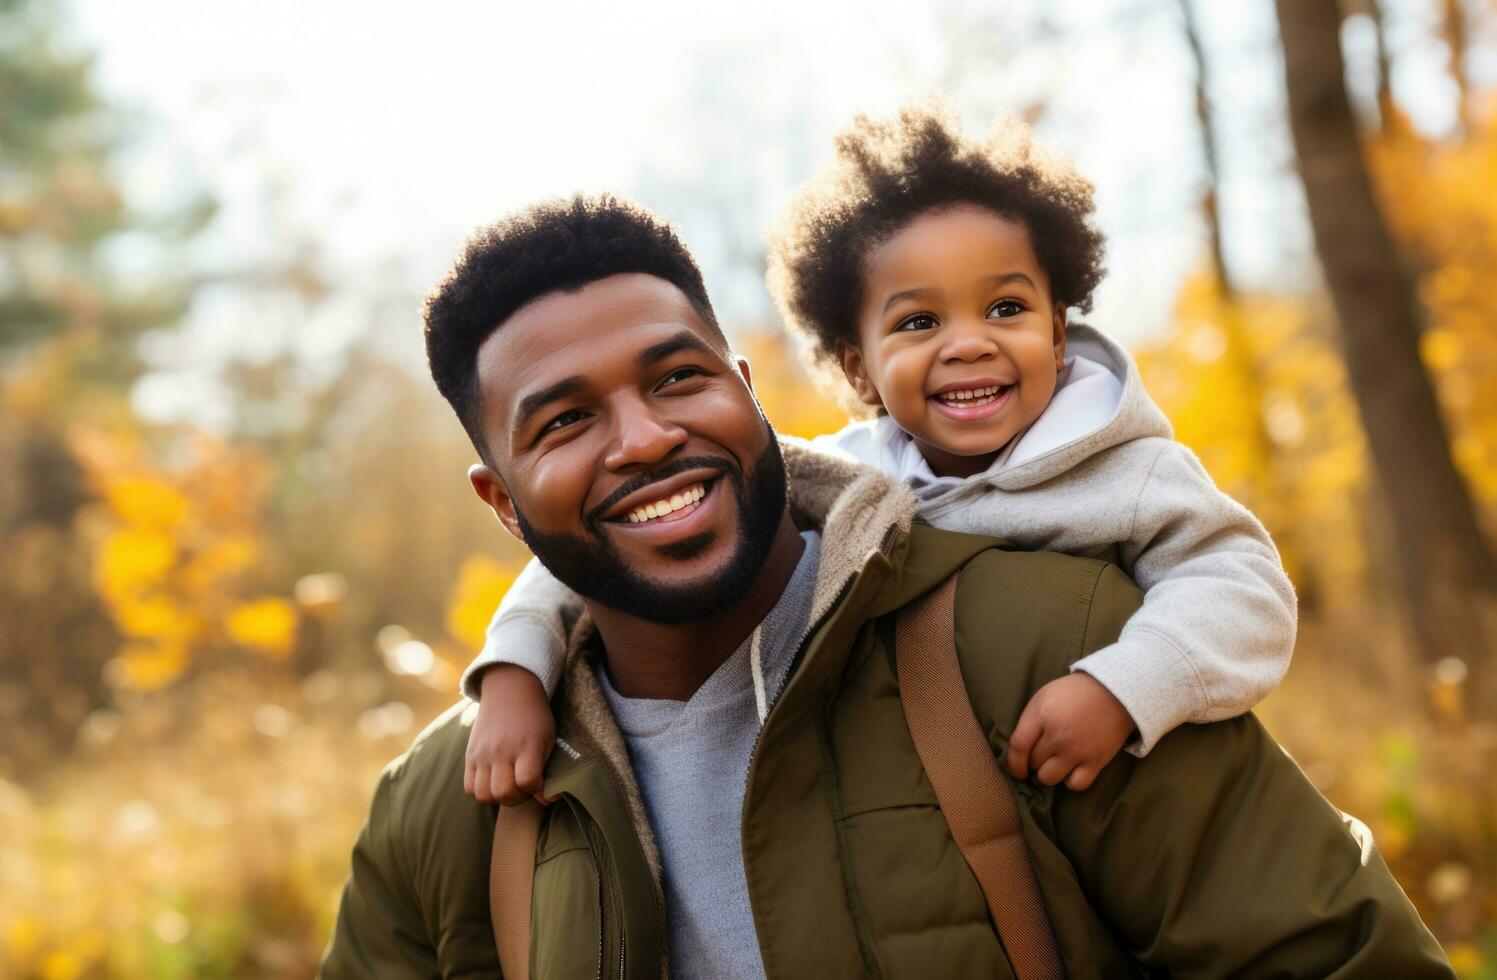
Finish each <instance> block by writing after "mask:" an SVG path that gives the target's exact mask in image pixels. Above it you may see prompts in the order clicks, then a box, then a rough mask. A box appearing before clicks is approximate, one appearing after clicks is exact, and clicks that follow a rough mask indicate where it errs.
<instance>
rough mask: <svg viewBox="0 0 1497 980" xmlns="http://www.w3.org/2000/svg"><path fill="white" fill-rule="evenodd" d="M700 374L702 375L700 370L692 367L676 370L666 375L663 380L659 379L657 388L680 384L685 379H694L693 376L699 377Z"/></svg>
mask: <svg viewBox="0 0 1497 980" xmlns="http://www.w3.org/2000/svg"><path fill="white" fill-rule="evenodd" d="M701 373H702V369H701V368H694V367H684V368H677V369H676V370H674V371H672V372H671V373H670V374H667V375H666V376H665V377H664V378H663V379H661V382H660V385H659V387H661V388H665V387H667V386H669V385H674V384H680V383H681V382H682V381H685V380H686V379H687V378H691V377H695V376H697V375H699V374H701Z"/></svg>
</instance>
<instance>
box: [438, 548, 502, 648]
mask: <svg viewBox="0 0 1497 980" xmlns="http://www.w3.org/2000/svg"><path fill="white" fill-rule="evenodd" d="M516 574H517V573H516V571H515V570H514V569H513V568H511V567H509V566H507V565H504V564H501V563H500V562H498V561H495V560H494V559H493V558H490V557H489V556H488V555H473V556H471V557H470V558H468V559H467V560H466V561H464V562H463V564H462V567H461V568H459V569H458V572H457V580H456V581H455V582H454V583H453V586H452V590H451V598H450V599H449V600H448V602H447V632H448V633H450V634H451V635H452V638H453V639H454V640H456V641H457V642H458V643H459V644H461V645H462V646H463V647H465V648H466V649H468V650H471V651H474V652H476V651H477V650H478V649H479V648H481V647H482V646H483V637H484V630H485V629H486V628H487V627H488V625H489V619H490V618H491V617H492V616H493V615H494V610H495V609H497V608H498V607H499V600H501V599H503V598H504V593H506V592H508V591H509V587H510V586H511V585H513V584H514V581H515V575H516Z"/></svg>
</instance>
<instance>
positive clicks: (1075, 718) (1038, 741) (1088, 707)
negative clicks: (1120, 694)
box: [1008, 671, 1137, 792]
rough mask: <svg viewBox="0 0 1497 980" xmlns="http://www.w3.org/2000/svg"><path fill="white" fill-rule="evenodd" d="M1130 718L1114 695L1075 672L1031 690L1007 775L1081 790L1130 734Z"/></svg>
mask: <svg viewBox="0 0 1497 980" xmlns="http://www.w3.org/2000/svg"><path fill="white" fill-rule="evenodd" d="M1136 727H1137V726H1135V725H1134V724H1133V717H1132V716H1131V715H1129V714H1128V709H1127V708H1124V707H1123V703H1122V702H1121V701H1119V700H1118V699H1117V698H1115V697H1113V696H1112V692H1111V691H1109V690H1108V689H1107V688H1105V687H1103V686H1102V684H1101V682H1100V681H1098V680H1097V679H1096V678H1094V677H1092V676H1091V675H1089V674H1085V673H1081V672H1079V671H1078V672H1077V673H1074V674H1067V675H1066V676H1065V677H1062V678H1060V679H1058V680H1053V681H1051V682H1050V683H1048V684H1046V685H1045V686H1044V687H1042V688H1040V689H1039V690H1038V691H1036V692H1034V697H1032V698H1030V699H1029V704H1027V705H1025V707H1024V712H1023V713H1022V714H1021V715H1019V723H1018V724H1017V725H1015V726H1014V734H1013V737H1012V738H1010V739H1009V741H1008V771H1009V772H1010V773H1012V774H1013V777H1014V778H1015V779H1028V778H1029V774H1030V773H1031V772H1033V773H1034V777H1035V779H1037V780H1039V781H1040V782H1041V783H1044V784H1045V785H1046V786H1055V785H1057V784H1058V783H1061V782H1064V783H1065V784H1066V786H1067V787H1068V788H1070V789H1073V790H1076V791H1078V792H1079V791H1081V790H1084V789H1086V788H1087V787H1088V786H1090V785H1091V784H1092V780H1094V779H1096V778H1097V773H1099V772H1101V771H1102V768H1103V767H1104V766H1106V765H1107V763H1109V762H1111V761H1112V757H1113V756H1115V755H1117V754H1118V750H1119V749H1121V748H1122V747H1123V744H1124V743H1125V742H1127V741H1128V739H1129V738H1131V737H1132V736H1133V732H1134V729H1135V728H1136Z"/></svg>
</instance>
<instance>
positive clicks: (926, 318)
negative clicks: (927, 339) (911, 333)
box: [894, 313, 941, 330]
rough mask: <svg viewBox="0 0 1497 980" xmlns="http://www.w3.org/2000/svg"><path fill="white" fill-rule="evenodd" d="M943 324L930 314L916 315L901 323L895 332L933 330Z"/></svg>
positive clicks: (906, 318)
mask: <svg viewBox="0 0 1497 980" xmlns="http://www.w3.org/2000/svg"><path fill="white" fill-rule="evenodd" d="M940 325H941V324H940V323H939V322H938V321H937V320H936V318H935V317H933V316H931V315H930V314H929V313H916V314H915V315H913V316H907V317H905V318H904V319H903V320H900V321H899V325H898V326H896V327H895V328H894V329H895V330H932V329H934V328H936V327H938V326H940Z"/></svg>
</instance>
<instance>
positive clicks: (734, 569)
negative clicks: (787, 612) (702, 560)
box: [515, 431, 787, 623]
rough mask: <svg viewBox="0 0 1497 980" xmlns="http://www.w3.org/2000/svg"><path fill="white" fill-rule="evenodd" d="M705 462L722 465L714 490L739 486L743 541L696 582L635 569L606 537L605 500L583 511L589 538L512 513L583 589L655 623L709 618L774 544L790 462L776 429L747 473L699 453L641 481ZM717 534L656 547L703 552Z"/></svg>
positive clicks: (563, 575)
mask: <svg viewBox="0 0 1497 980" xmlns="http://www.w3.org/2000/svg"><path fill="white" fill-rule="evenodd" d="M707 466H710V467H715V468H717V469H718V470H719V471H720V472H721V475H720V476H718V477H717V482H718V485H717V486H715V487H713V492H714V493H721V492H722V491H723V490H724V489H725V487H724V486H723V484H724V483H725V482H727V481H732V484H733V488H734V490H735V491H736V492H735V493H734V497H735V498H736V499H737V501H738V540H737V541H736V542H735V543H734V546H733V553H732V555H731V556H730V557H729V559H728V562H727V564H726V565H725V566H724V567H723V568H722V569H721V570H719V571H717V572H716V573H714V574H712V575H710V576H708V577H707V578H704V579H700V580H698V581H695V582H688V583H685V584H683V585H672V586H666V585H660V584H658V583H656V582H651V581H649V580H648V579H646V578H644V577H642V576H641V575H639V574H637V573H636V572H635V570H634V569H632V568H630V567H629V566H628V565H627V564H626V563H625V562H624V560H623V558H622V557H621V556H620V555H619V553H618V552H617V551H616V550H615V549H614V547H613V546H612V545H611V544H610V543H609V541H608V538H607V537H606V536H605V534H604V532H603V528H602V527H601V524H602V517H601V514H600V513H599V511H601V510H603V509H605V508H606V507H607V506H608V502H606V501H605V503H604V504H603V505H601V506H600V507H597V508H594V509H593V511H592V512H590V513H589V514H588V515H587V517H586V518H585V520H584V527H585V528H586V529H587V531H588V534H587V536H586V537H579V536H575V535H571V534H547V533H544V532H541V531H537V530H536V529H535V527H533V526H532V525H531V524H530V522H529V521H527V520H526V519H525V515H524V513H523V512H521V510H520V508H519V506H518V505H516V507H515V518H516V520H517V521H518V522H519V525H520V530H521V531H523V532H524V534H525V543H526V544H528V545H529V546H530V550H531V551H532V552H533V553H534V554H535V557H536V558H537V559H539V560H540V563H541V564H542V565H544V566H545V567H546V569H547V570H548V571H549V572H550V573H551V574H552V575H555V576H556V577H557V579H559V580H560V581H561V582H562V583H563V584H564V585H566V586H567V587H568V588H570V589H571V590H572V591H573V592H576V593H577V594H578V595H580V596H583V597H584V598H587V599H592V600H593V601H595V602H599V603H602V604H603V605H605V606H608V607H610V608H612V609H617V610H619V611H621V612H626V613H629V614H631V615H635V616H639V617H640V618H642V619H647V620H650V621H651V622H656V623H688V622H693V621H696V620H702V619H706V618H708V617H709V616H713V615H715V614H717V613H719V612H722V611H723V610H725V609H728V608H729V607H731V606H732V605H733V604H734V603H735V602H738V601H739V600H741V599H742V598H743V597H744V595H746V594H747V593H748V591H749V587H750V586H751V585H752V584H753V581H754V578H755V577H756V576H758V574H759V570H760V569H761V568H763V567H764V561H765V559H766V558H768V557H769V550H770V548H771V547H773V545H774V537H775V531H776V529H777V528H778V527H779V523H780V519H781V517H782V516H783V515H784V513H785V498H786V492H787V483H786V477H785V461H784V459H782V458H781V456H780V446H779V442H778V440H776V439H775V437H774V433H773V431H771V432H770V434H769V445H768V446H767V447H766V448H765V450H764V452H762V453H760V454H759V458H758V459H757V460H755V461H754V468H753V471H752V472H750V473H749V474H748V475H747V478H745V475H744V473H743V470H742V468H741V467H739V466H738V463H737V461H736V460H732V459H728V458H720V457H701V456H697V457H691V458H687V459H680V460H675V461H673V462H671V463H669V464H667V465H665V466H662V467H660V468H659V469H656V470H652V471H650V472H649V473H647V474H643V475H642V477H640V478H639V480H638V483H639V486H647V485H649V484H652V483H656V482H658V481H660V480H664V479H669V478H670V477H672V476H675V475H676V474H677V473H684V472H686V471H687V470H693V469H698V468H701V467H707ZM632 482H634V481H631V483H632ZM636 489H638V486H627V485H626V486H624V487H621V488H620V491H621V492H618V493H615V494H612V495H610V496H611V498H618V499H622V497H623V496H625V495H627V494H628V493H632V492H634V490H636ZM713 538H714V535H713V533H712V532H703V533H702V534H699V535H694V536H692V537H690V538H687V539H686V540H684V541H678V542H675V543H674V544H669V545H665V546H663V547H660V548H658V549H656V550H657V551H658V552H659V553H660V554H663V555H665V556H666V557H667V558H676V559H682V560H684V559H688V558H692V557H695V556H696V555H698V554H700V553H701V552H702V551H703V550H705V549H706V548H707V546H708V545H710V544H711V543H712V541H713Z"/></svg>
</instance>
